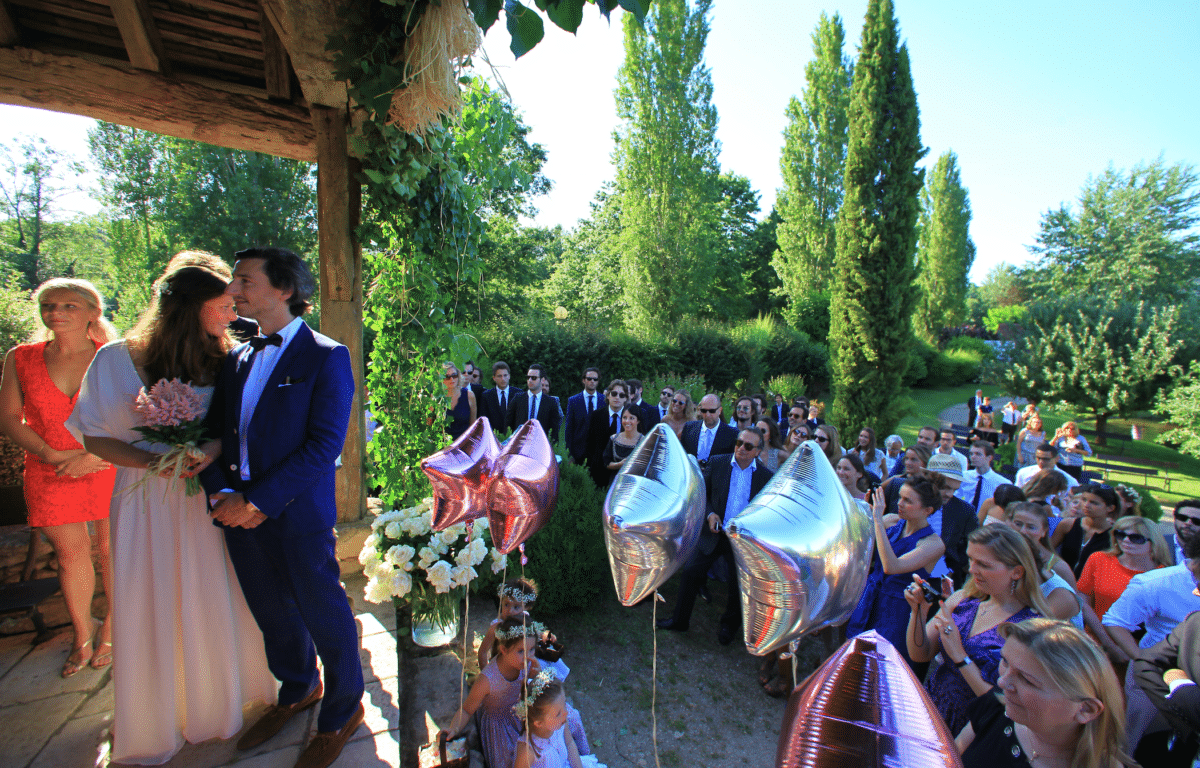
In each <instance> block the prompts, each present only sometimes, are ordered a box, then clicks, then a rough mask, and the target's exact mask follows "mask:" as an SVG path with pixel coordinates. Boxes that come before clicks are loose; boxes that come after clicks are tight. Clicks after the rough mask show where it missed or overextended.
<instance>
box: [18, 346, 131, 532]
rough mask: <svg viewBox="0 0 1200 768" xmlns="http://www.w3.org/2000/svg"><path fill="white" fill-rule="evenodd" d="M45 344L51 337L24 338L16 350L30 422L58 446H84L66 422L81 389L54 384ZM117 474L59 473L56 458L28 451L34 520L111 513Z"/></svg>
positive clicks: (41, 523) (44, 522)
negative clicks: (70, 393)
mask: <svg viewBox="0 0 1200 768" xmlns="http://www.w3.org/2000/svg"><path fill="white" fill-rule="evenodd" d="M45 349H46V342H44V341H42V342H37V343H34V344H22V345H20V346H19V347H17V348H16V349H15V350H13V359H14V362H15V363H16V367H17V380H18V381H19V382H20V383H21V396H22V398H23V399H24V405H25V423H26V424H28V425H29V426H30V427H31V428H32V429H33V431H34V432H37V433H38V435H40V436H41V438H42V439H43V440H45V441H46V443H47V444H48V445H49V446H50V447H51V448H53V449H54V450H56V451H70V450H74V449H78V448H82V447H83V446H81V445H80V444H79V442H78V441H77V440H76V439H75V438H74V437H73V436H72V435H71V433H70V432H68V431H67V428H66V427H65V426H63V422H65V421H66V420H67V417H68V416H70V415H71V411H73V410H74V409H75V400H76V399H77V398H78V397H79V394H78V393H76V394H75V395H74V396H73V397H67V396H66V395H64V394H63V393H62V390H60V389H59V388H58V387H56V386H55V385H54V381H53V380H52V379H51V378H50V371H49V369H47V368H46V357H45V354H44V353H45ZM130 407H132V405H131V406H130ZM116 477H117V471H116V469H108V470H105V471H103V472H93V473H91V474H89V475H84V476H83V477H66V476H63V477H58V476H57V475H55V474H54V466H53V465H52V464H47V463H46V462H44V461H42V460H41V459H39V458H38V457H37V456H34V455H33V454H32V453H29V452H26V453H25V502H26V504H27V506H28V507H29V525H30V526H32V527H34V528H44V527H47V526H51V525H62V524H64V523H80V522H84V521H87V520H100V519H103V518H106V517H108V508H109V503H110V502H111V501H112V493H113V482H114V481H115V480H116Z"/></svg>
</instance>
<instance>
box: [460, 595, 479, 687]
mask: <svg viewBox="0 0 1200 768" xmlns="http://www.w3.org/2000/svg"><path fill="white" fill-rule="evenodd" d="M463 593H464V594H465V596H466V599H465V601H464V603H463V656H462V671H461V672H460V673H459V675H458V708H459V709H462V707H463V702H464V701H465V700H466V699H465V697H464V695H463V694H464V691H465V690H466V685H467V656H469V655H470V654H471V651H472V646H473V645H474V643H472V642H471V582H469V581H468V582H467V584H466V586H464V587H463ZM479 671H480V672H482V671H483V670H482V669H481V670H479Z"/></svg>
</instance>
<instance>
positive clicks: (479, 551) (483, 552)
mask: <svg viewBox="0 0 1200 768" xmlns="http://www.w3.org/2000/svg"><path fill="white" fill-rule="evenodd" d="M487 553H488V548H487V544H484V543H483V539H475V541H472V542H471V565H479V564H480V563H482V562H483V559H484V558H485V557H487Z"/></svg>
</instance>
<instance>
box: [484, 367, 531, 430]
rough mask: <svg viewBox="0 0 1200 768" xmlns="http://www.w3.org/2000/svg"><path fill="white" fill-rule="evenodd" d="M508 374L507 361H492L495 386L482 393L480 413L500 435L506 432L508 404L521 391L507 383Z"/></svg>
mask: <svg viewBox="0 0 1200 768" xmlns="http://www.w3.org/2000/svg"><path fill="white" fill-rule="evenodd" d="M510 376H511V373H510V371H509V370H508V363H506V362H504V361H503V360H497V361H496V362H494V363H492V382H493V383H494V384H495V385H496V386H495V387H494V388H492V389H489V390H487V391H485V392H484V393H483V413H482V415H483V416H487V417H488V422H489V423H490V424H491V425H492V429H493V430H494V431H495V432H496V434H498V435H500V436H504V435H507V434H508V406H509V405H510V404H511V403H512V399H513V398H514V397H516V396H517V394H519V393H520V391H521V390H520V389H517V388H516V387H510V386H509V385H508V380H509V377H510ZM476 402H478V400H477V401H476Z"/></svg>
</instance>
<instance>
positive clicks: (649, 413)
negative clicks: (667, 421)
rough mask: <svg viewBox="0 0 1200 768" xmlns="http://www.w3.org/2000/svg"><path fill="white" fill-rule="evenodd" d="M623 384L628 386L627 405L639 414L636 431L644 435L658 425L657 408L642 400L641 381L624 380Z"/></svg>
mask: <svg viewBox="0 0 1200 768" xmlns="http://www.w3.org/2000/svg"><path fill="white" fill-rule="evenodd" d="M625 383H626V384H628V385H629V405H630V406H631V407H633V408H636V409H637V412H638V414H639V417H638V422H639V424H638V431H639V432H641V433H642V434H643V435H644V434H646V433H647V432H649V431H650V429H651V428H652V427H653V426H654V425H655V424H657V423H658V407H657V406H653V405H650V403H647V402H645V401H644V400H642V380H641V379H625Z"/></svg>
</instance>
